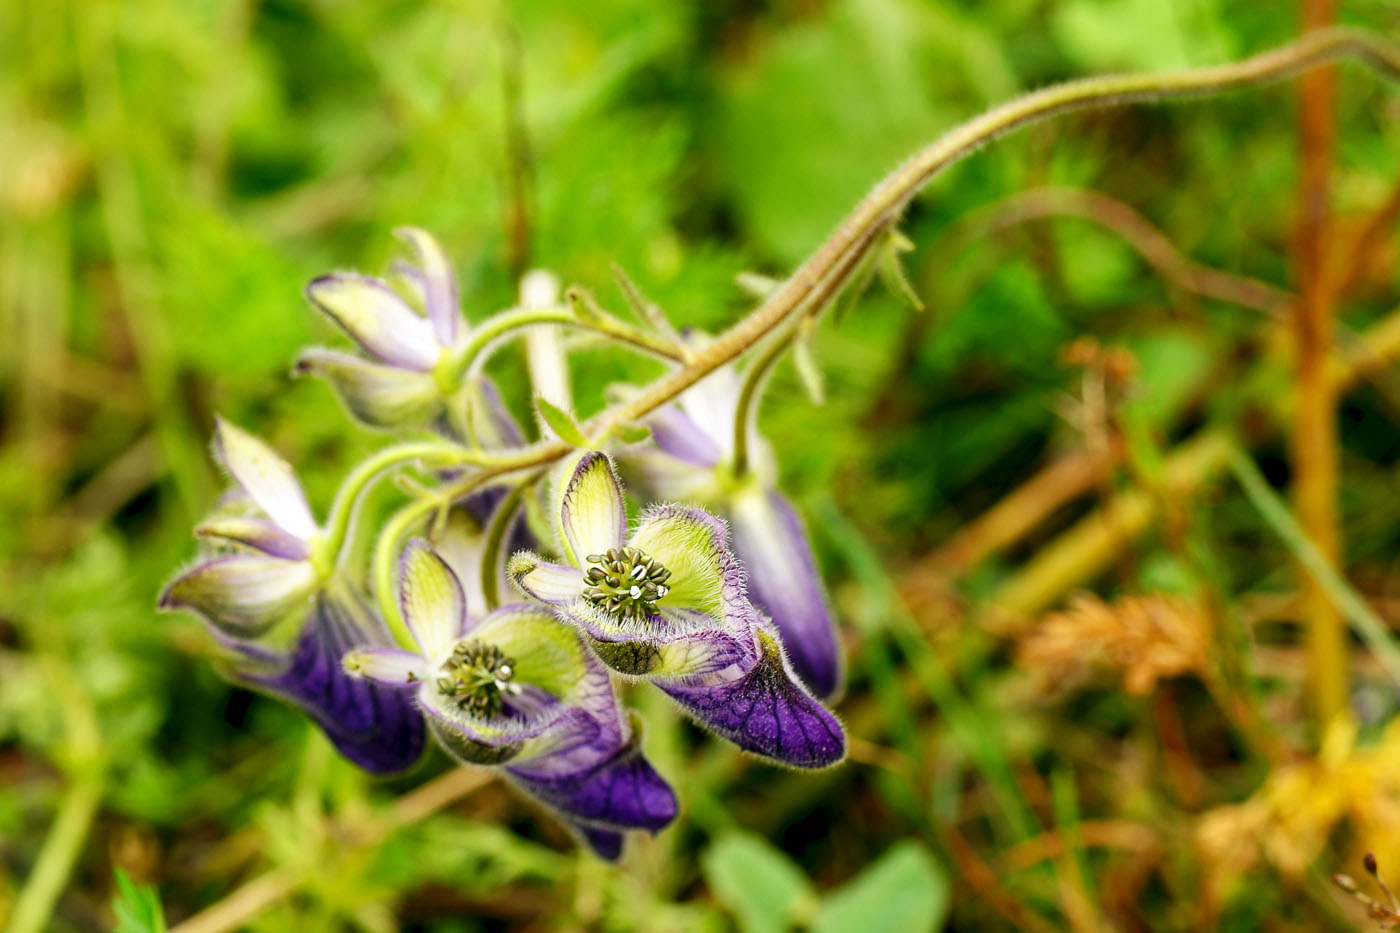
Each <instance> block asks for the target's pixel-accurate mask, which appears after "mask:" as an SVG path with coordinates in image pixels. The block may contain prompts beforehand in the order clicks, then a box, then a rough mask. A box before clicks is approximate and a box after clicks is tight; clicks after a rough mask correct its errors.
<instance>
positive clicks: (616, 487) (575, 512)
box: [555, 450, 627, 567]
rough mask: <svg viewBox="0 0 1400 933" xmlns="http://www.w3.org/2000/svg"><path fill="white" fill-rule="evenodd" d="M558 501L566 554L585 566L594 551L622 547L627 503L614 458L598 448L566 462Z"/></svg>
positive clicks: (557, 493) (600, 552)
mask: <svg viewBox="0 0 1400 933" xmlns="http://www.w3.org/2000/svg"><path fill="white" fill-rule="evenodd" d="M559 475H560V479H559V482H558V484H557V487H556V492H555V503H556V506H557V512H558V515H559V530H560V537H561V538H562V541H561V542H560V543H561V545H562V546H563V547H564V552H565V556H566V557H568V558H569V560H570V562H572V563H573V564H574V565H575V566H578V567H582V566H583V565H584V563H585V562H586V561H587V560H588V556H589V555H590V554H602V553H604V552H605V551H607V550H608V549H610V548H616V547H622V545H623V539H624V537H625V536H626V533H627V506H626V504H625V503H624V502H623V499H622V485H621V484H620V483H619V482H618V479H617V473H615V472H614V471H613V465H612V461H611V460H609V459H608V457H607V455H606V454H602V453H599V452H598V451H596V450H589V451H584V452H583V453H582V454H580V455H579V456H577V457H575V458H572V459H571V460H569V461H567V462H565V464H564V467H563V469H562V471H561V472H560V474H559Z"/></svg>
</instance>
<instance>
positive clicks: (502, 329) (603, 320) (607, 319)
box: [441, 308, 687, 385]
mask: <svg viewBox="0 0 1400 933" xmlns="http://www.w3.org/2000/svg"><path fill="white" fill-rule="evenodd" d="M542 324H563V325H566V326H569V327H577V328H579V329H581V330H591V331H594V332H596V333H599V334H603V335H605V336H607V337H611V338H613V339H614V340H617V341H619V342H620V343H625V344H627V345H629V346H633V347H636V348H637V349H639V350H644V351H645V352H647V353H650V354H652V355H653V356H659V357H661V358H662V359H667V360H672V361H674V362H677V363H684V362H686V360H687V354H686V352H685V350H684V348H682V347H680V346H678V345H677V344H675V343H674V342H672V341H670V340H667V339H666V338H664V337H659V336H657V335H656V334H653V333H651V332H650V331H645V330H642V329H641V328H639V327H633V326H632V325H631V324H628V323H627V322H625V321H619V320H618V319H616V318H614V317H612V316H601V315H600V316H590V317H586V318H585V317H580V316H579V315H577V314H575V313H574V312H573V310H572V309H569V308H514V309H512V310H510V311H504V312H502V313H500V314H497V315H494V316H492V317H489V318H487V319H486V320H485V321H482V322H481V324H480V325H479V326H477V327H476V328H475V329H473V330H472V332H471V333H470V334H469V335H468V336H467V341H466V343H464V344H463V345H462V347H461V348H460V349H459V350H457V351H456V353H455V354H454V355H453V356H452V358H451V359H450V360H449V361H448V362H447V364H446V369H445V370H444V371H443V373H442V377H441V378H442V379H443V380H444V382H446V383H447V384H449V385H455V384H456V383H459V382H461V380H462V377H463V376H464V375H465V374H466V373H467V372H468V371H469V370H471V369H472V368H473V367H475V366H480V365H482V364H483V363H485V361H486V358H487V356H488V355H489V351H490V349H491V347H492V345H493V344H495V343H496V342H497V341H499V340H502V339H504V338H505V337H507V336H508V335H510V334H511V333H512V332H514V331H518V330H523V329H524V328H527V327H535V326H539V325H542Z"/></svg>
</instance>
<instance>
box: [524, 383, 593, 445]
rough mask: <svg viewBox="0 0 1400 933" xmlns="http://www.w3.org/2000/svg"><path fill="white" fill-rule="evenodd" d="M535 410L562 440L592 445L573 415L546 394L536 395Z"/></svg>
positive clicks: (575, 443) (574, 443)
mask: <svg viewBox="0 0 1400 933" xmlns="http://www.w3.org/2000/svg"><path fill="white" fill-rule="evenodd" d="M535 410H536V411H538V412H539V413H540V418H541V419H542V420H543V421H544V423H545V424H547V425H548V426H549V429H550V430H551V431H553V432H554V433H555V434H557V435H559V439H560V440H562V441H565V442H567V443H570V444H573V445H574V446H575V447H591V446H592V445H591V444H589V442H588V438H587V437H585V436H584V433H583V430H582V429H581V428H580V427H579V426H578V422H577V421H575V420H574V418H573V416H572V415H570V414H569V413H568V412H566V411H565V410H564V409H562V408H560V407H559V406H558V405H555V404H554V403H553V402H551V401H549V400H548V399H546V398H545V397H544V396H542V395H537V396H535Z"/></svg>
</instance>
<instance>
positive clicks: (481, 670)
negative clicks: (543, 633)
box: [437, 640, 520, 717]
mask: <svg viewBox="0 0 1400 933" xmlns="http://www.w3.org/2000/svg"><path fill="white" fill-rule="evenodd" d="M442 672H443V676H442V677H439V678H438V680H437V688H438V690H440V691H441V692H442V693H443V695H444V696H447V697H449V698H451V699H453V700H455V701H456V702H457V707H458V708H459V709H461V710H462V711H463V712H464V713H469V714H471V715H473V716H480V717H491V716H499V715H501V712H502V711H503V710H504V709H505V697H504V694H507V693H519V692H520V685H519V684H515V683H511V678H512V677H514V676H515V659H514V658H508V657H506V656H505V654H504V653H503V652H502V651H501V649H500V648H497V647H496V646H495V645H488V644H486V643H485V642H482V641H475V640H473V641H463V642H458V643H457V647H456V648H454V649H453V650H452V657H450V658H448V659H447V661H446V662H445V663H444V664H443V665H442Z"/></svg>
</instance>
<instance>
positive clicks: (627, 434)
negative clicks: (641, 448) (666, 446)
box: [613, 423, 651, 444]
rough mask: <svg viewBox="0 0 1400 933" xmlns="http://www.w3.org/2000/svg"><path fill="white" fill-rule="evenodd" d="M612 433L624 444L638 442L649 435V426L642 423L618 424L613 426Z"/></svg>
mask: <svg viewBox="0 0 1400 933" xmlns="http://www.w3.org/2000/svg"><path fill="white" fill-rule="evenodd" d="M613 433H614V434H616V435H617V439H618V440H620V441H622V442H623V443H624V444H640V443H641V442H642V441H644V440H646V439H647V438H649V437H651V428H649V427H647V426H646V425H644V424H635V423H634V424H619V425H618V426H617V427H615V428H613Z"/></svg>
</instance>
